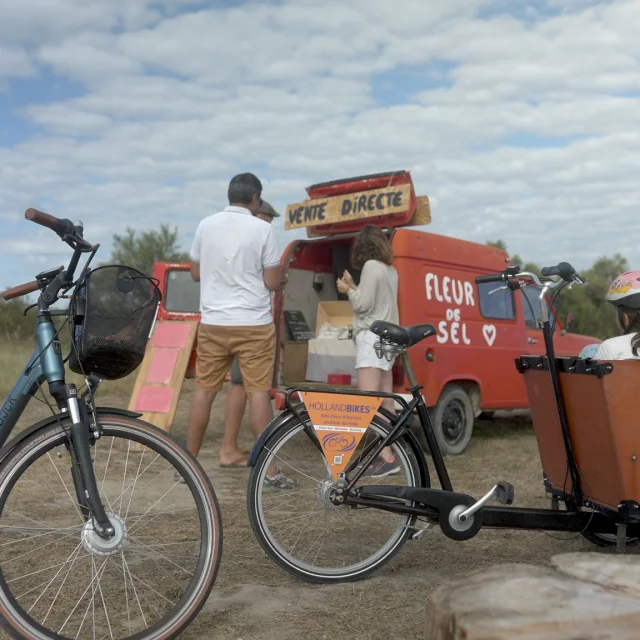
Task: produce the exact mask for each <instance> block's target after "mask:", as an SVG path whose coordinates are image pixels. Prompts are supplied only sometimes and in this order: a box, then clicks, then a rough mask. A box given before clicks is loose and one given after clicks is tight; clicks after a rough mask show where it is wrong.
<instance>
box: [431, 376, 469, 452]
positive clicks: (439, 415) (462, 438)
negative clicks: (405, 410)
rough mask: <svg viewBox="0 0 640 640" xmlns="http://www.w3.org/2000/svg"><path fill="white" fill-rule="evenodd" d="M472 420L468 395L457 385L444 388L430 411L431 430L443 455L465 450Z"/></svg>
mask: <svg viewBox="0 0 640 640" xmlns="http://www.w3.org/2000/svg"><path fill="white" fill-rule="evenodd" d="M474 418H475V415H474V411H473V405H472V403H471V399H470V398H469V394H468V393H467V392H466V391H465V390H464V389H463V388H462V387H461V386H459V385H457V384H452V385H449V386H447V387H445V389H444V390H443V392H442V394H441V395H440V398H439V399H438V403H437V404H436V406H435V407H434V408H433V409H432V410H431V422H432V425H433V430H434V432H435V436H436V439H437V440H438V444H439V445H440V451H441V452H442V454H443V455H458V454H460V453H462V452H463V451H464V450H465V449H466V448H467V445H468V444H469V441H470V440H471V436H472V434H473V423H474Z"/></svg>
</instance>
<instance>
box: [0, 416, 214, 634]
mask: <svg viewBox="0 0 640 640" xmlns="http://www.w3.org/2000/svg"><path fill="white" fill-rule="evenodd" d="M99 422H100V424H101V426H102V436H101V437H100V438H99V439H97V440H93V441H92V459H93V463H94V469H95V474H96V480H97V483H98V488H99V491H100V497H101V499H102V502H103V504H104V506H105V509H106V511H107V515H108V517H109V520H110V521H111V523H112V525H113V526H114V529H115V531H116V535H115V536H114V537H113V538H111V539H107V540H104V539H102V538H100V537H99V536H98V535H97V533H96V532H95V530H94V527H93V521H92V519H91V518H90V517H89V518H88V519H87V518H86V517H84V515H83V509H82V507H81V505H80V504H79V500H78V498H77V494H76V491H75V485H74V483H73V480H72V474H71V471H70V465H71V457H70V451H69V436H68V433H69V431H68V429H69V426H70V423H69V421H68V420H67V419H61V420H60V421H59V422H57V423H55V424H52V425H49V426H47V427H43V428H42V429H41V430H39V431H37V432H36V433H34V434H33V435H31V436H29V437H28V438H26V439H25V440H24V441H23V442H22V443H20V444H18V445H17V448H16V449H15V450H14V451H13V452H12V453H11V454H9V456H8V458H6V459H5V460H4V461H3V463H2V465H0V532H1V534H2V535H1V536H0V615H1V616H2V618H3V620H2V624H3V626H4V627H5V629H6V630H7V631H8V632H9V633H10V634H11V635H12V636H13V637H15V638H28V639H29V640H34V639H35V640H49V639H52V638H55V639H56V640H59V639H60V638H86V639H89V638H90V639H92V640H93V639H101V638H105V639H110V640H115V639H118V640H120V639H123V638H131V639H132V640H133V639H135V640H166V639H168V638H174V637H175V636H177V635H178V634H179V633H180V632H181V631H182V630H183V629H184V628H185V627H186V626H187V625H188V624H189V623H190V622H191V621H192V620H193V618H194V617H195V616H196V614H197V613H198V611H199V610H200V608H201V607H202V605H203V604H204V603H205V601H206V599H207V597H208V595H209V593H210V591H211V588H212V586H213V584H214V582H215V579H216V576H217V572H218V568H219V565H220V557H221V553H222V526H221V518H220V509H219V506H218V501H217V498H216V495H215V493H214V490H213V488H212V486H211V483H210V482H209V480H208V478H207V476H206V474H205V473H204V471H203V469H202V467H201V466H200V465H199V463H198V462H197V461H196V460H195V459H194V458H193V456H191V455H190V454H189V453H188V452H187V451H186V450H185V449H184V448H182V447H181V446H180V444H179V443H178V442H177V441H176V440H175V439H174V438H173V437H171V436H170V435H168V434H167V433H165V432H164V431H161V430H160V429H157V428H156V427H154V426H152V425H150V424H147V423H146V422H143V421H141V420H135V419H131V418H127V417H124V416H120V415H116V414H109V415H105V414H100V416H99Z"/></svg>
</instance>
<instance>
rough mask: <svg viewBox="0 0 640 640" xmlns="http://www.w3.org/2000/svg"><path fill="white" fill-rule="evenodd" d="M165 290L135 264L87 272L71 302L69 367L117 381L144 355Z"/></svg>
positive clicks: (86, 373) (130, 370) (132, 368)
mask: <svg viewBox="0 0 640 640" xmlns="http://www.w3.org/2000/svg"><path fill="white" fill-rule="evenodd" d="M161 299H162V294H161V293H160V289H159V288H158V286H157V283H156V281H155V280H154V279H152V278H149V277H148V276H146V275H145V274H144V273H141V272H140V271H138V270H137V269H134V268H132V267H126V266H122V265H106V266H103V267H97V268H96V269H92V270H91V271H89V272H88V273H87V275H86V277H85V278H84V280H83V282H82V284H81V285H80V286H79V287H78V288H77V289H76V292H75V293H74V296H73V300H72V303H71V307H70V312H71V317H70V321H71V327H72V332H71V335H72V345H71V353H70V356H69V368H70V369H71V371H74V372H75V373H79V374H82V375H89V374H95V375H98V376H100V377H101V378H104V379H106V380H118V379H119V378H124V377H125V376H127V375H129V374H130V373H132V372H133V371H134V370H135V369H136V368H137V367H138V366H139V365H140V363H141V362H142V360H143V359H144V354H145V350H146V346H147V341H148V339H149V336H150V335H151V331H152V329H153V325H154V322H155V318H156V314H157V310H158V305H159V304H160V301H161Z"/></svg>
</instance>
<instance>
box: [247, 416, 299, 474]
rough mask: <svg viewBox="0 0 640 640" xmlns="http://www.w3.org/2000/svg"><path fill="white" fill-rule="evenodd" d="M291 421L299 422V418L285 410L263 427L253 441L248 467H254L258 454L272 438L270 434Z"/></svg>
mask: <svg viewBox="0 0 640 640" xmlns="http://www.w3.org/2000/svg"><path fill="white" fill-rule="evenodd" d="M292 420H299V418H298V417H297V416H296V415H295V414H294V413H293V412H292V411H291V409H285V410H284V411H283V412H282V413H281V414H280V415H279V416H278V417H277V418H274V419H273V420H272V421H271V422H270V423H269V424H268V425H267V426H266V427H265V429H264V431H263V432H262V433H261V434H260V435H259V436H258V439H257V440H256V441H255V443H254V445H253V447H252V448H251V453H250V454H249V459H248V460H247V466H248V467H253V466H255V464H256V460H257V459H258V456H259V455H260V452H261V451H262V449H263V448H264V445H265V444H266V442H267V440H268V439H269V438H270V437H271V436H272V434H273V433H274V432H275V431H277V430H278V429H279V428H280V427H282V426H283V425H285V424H287V423H288V422H290V421H292Z"/></svg>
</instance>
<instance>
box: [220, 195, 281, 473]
mask: <svg viewBox="0 0 640 640" xmlns="http://www.w3.org/2000/svg"><path fill="white" fill-rule="evenodd" d="M255 217H256V218H260V220H264V221H265V222H268V223H269V224H271V223H272V222H273V219H274V218H279V217H280V214H279V213H278V212H277V211H276V210H275V209H274V208H273V207H272V206H271V205H270V204H269V203H268V202H267V201H266V200H263V201H262V204H261V205H260V208H259V209H258V213H256V214H255ZM274 359H275V353H274ZM246 408H247V393H246V391H245V388H244V380H243V378H242V372H241V371H240V363H239V362H238V358H234V360H233V363H232V364H231V380H230V385H229V389H228V390H227V396H226V398H225V407H224V415H225V427H224V433H225V440H226V444H225V446H226V447H227V448H228V450H231V451H241V449H240V448H239V447H238V433H239V432H240V426H241V424H242V418H243V417H244V412H245V411H246ZM242 453H243V455H244V456H248V455H249V452H248V451H243V452H242ZM228 466H233V467H237V468H243V469H246V468H247V465H246V461H245V459H244V457H243V458H242V460H241V461H240V462H239V463H237V464H235V465H233V464H232V465H228Z"/></svg>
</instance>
